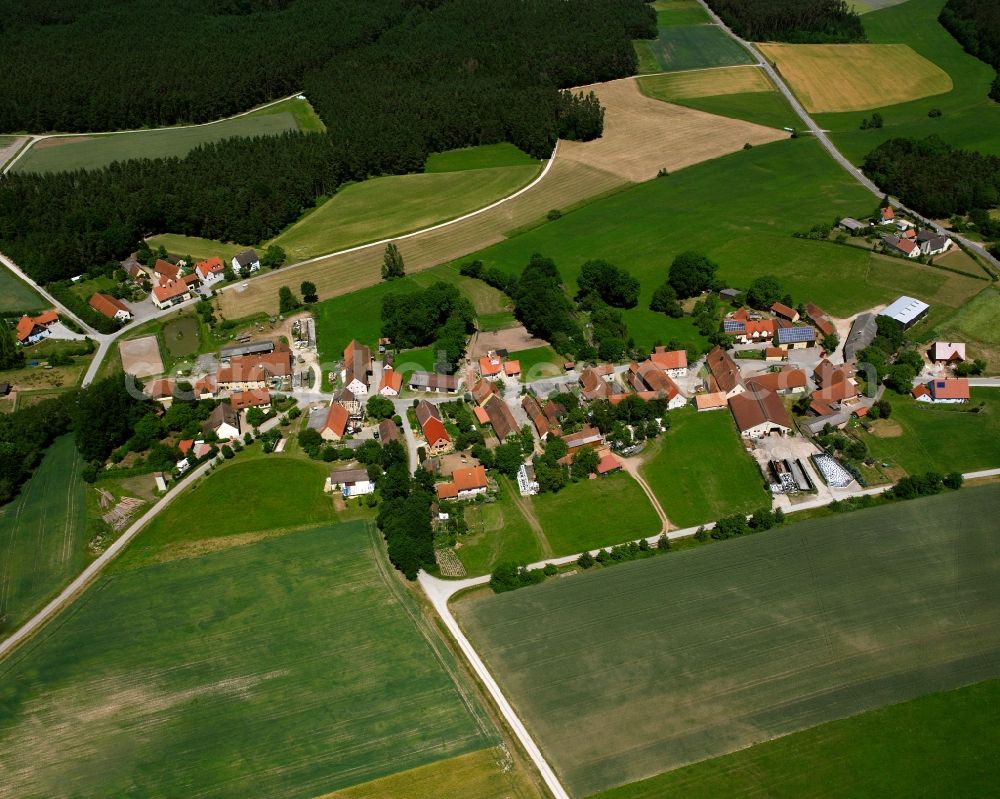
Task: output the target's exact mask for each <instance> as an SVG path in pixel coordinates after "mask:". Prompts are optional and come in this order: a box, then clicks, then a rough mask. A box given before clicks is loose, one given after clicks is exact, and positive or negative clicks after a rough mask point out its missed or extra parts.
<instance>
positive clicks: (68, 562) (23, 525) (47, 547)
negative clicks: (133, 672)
mask: <svg viewBox="0 0 1000 799" xmlns="http://www.w3.org/2000/svg"><path fill="white" fill-rule="evenodd" d="M82 469H83V463H82V461H81V460H80V456H79V454H78V453H77V451H76V445H75V444H74V443H73V437H72V436H63V437H61V438H59V439H57V440H56V441H55V443H53V444H52V446H51V447H49V449H48V451H47V452H46V453H45V457H44V458H43V459H42V462H41V464H40V465H39V466H38V468H37V469H36V470H35V472H34V474H33V475H32V476H31V479H30V480H28V482H27V483H25V484H24V485H23V486H22V487H21V493H20V494H18V495H17V496H16V497H15V498H14V499H13V500H12V501H11V502H8V503H7V504H6V505H3V506H0V531H2V532H0V636H2V635H4V633H7V632H10V631H13V630H14V629H16V628H17V627H18V626H19V625H20V624H21V622H23V621H24V620H25V619H27V618H28V617H29V616H31V614H32V613H33V612H34V611H36V610H38V608H40V607H41V606H42V605H44V604H45V603H46V602H47V601H48V600H49V599H51V598H52V597H53V596H54V595H55V594H56V593H58V592H59V591H60V590H61V589H62V587H63V586H64V585H65V584H66V583H67V582H69V581H70V579H71V578H73V577H75V576H76V575H77V573H78V572H79V571H80V570H81V569H82V568H83V566H84V564H85V563H86V561H87V552H86V549H85V547H84V543H85V538H86V533H87V523H86V522H87V519H86V501H85V497H84V490H85V486H84V483H83V481H82V480H81V479H80V472H81V471H82Z"/></svg>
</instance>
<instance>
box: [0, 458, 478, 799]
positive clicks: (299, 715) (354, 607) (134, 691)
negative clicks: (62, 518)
mask: <svg viewBox="0 0 1000 799" xmlns="http://www.w3.org/2000/svg"><path fill="white" fill-rule="evenodd" d="M277 480H279V481H280V480H281V477H280V476H279V477H278V478H277ZM283 485H287V481H286V483H284V484H283ZM205 490H207V491H210V490H211V488H206V489H205ZM252 490H253V487H249V488H248V491H249V492H252ZM248 496H251V495H250V494H248ZM229 499H230V502H229V503H224V502H223V501H222V500H221V499H220V501H219V502H218V503H217V504H216V505H215V506H214V513H213V514H212V517H213V518H214V519H219V518H220V517H225V516H232V517H235V518H237V519H238V518H239V517H241V516H242V515H243V513H244V511H245V508H246V505H248V504H250V503H249V502H247V501H245V500H243V499H242V498H238V497H236V498H234V497H229ZM188 511H189V514H190V515H188V516H186V518H187V519H188V520H189V523H194V524H198V523H205V522H207V521H208V519H209V517H206V516H204V515H199V513H198V506H197V505H188ZM243 529H250V528H249V527H244V528H243ZM381 547H382V544H381V542H380V541H379V540H378V539H377V536H375V535H374V534H370V533H369V531H368V530H367V528H366V526H365V525H364V524H363V523H360V522H356V523H353V524H346V525H336V526H324V527H320V528H318V529H312V530H308V531H304V532H298V533H291V534H288V535H283V536H279V537H276V538H271V539H267V540H260V541H256V542H254V543H249V544H246V545H243V546H236V547H233V548H230V549H228V550H226V551H220V552H208V553H206V554H202V555H201V556H200V557H196V558H189V559H186V560H175V561H172V562H166V563H158V564H154V565H148V566H146V567H143V568H138V569H135V570H133V571H130V572H127V573H118V574H115V575H114V576H111V577H104V578H102V579H100V580H99V581H98V583H97V584H96V585H95V586H93V587H92V588H91V589H90V591H89V592H88V593H87V595H86V596H85V597H83V599H82V600H80V601H79V602H78V603H77V604H76V605H75V606H74V607H73V609H72V611H68V612H66V613H64V614H63V616H62V617H61V618H60V619H59V622H58V624H57V625H53V626H51V627H50V628H49V629H48V630H47V633H46V635H45V636H44V637H40V638H37V639H34V640H33V641H32V642H31V643H30V644H28V645H27V646H25V647H23V648H22V649H20V650H18V651H17V652H16V653H15V655H14V656H13V657H12V658H11V659H9V660H8V661H6V662H5V663H4V664H3V668H2V674H0V678H2V679H0V708H2V710H0V746H2V747H3V751H4V756H5V762H6V763H7V764H24V763H30V764H31V767H30V768H22V767H20V766H18V767H13V766H12V765H8V766H7V767H0V768H2V771H3V774H4V779H3V785H4V790H5V792H7V793H9V794H10V795H12V796H47V797H70V796H128V795H157V796H191V795H198V796H213V797H221V796H240V797H275V796H301V797H313V796H320V795H323V794H326V793H328V792H331V791H335V790H337V789H339V788H343V787H347V786H350V785H355V784H358V783H363V782H367V781H370V780H374V779H378V778H380V777H383V776H386V775H388V774H392V773H395V772H398V771H403V770H407V769H411V768H415V767H418V766H421V765H425V764H428V763H432V762H436V761H438V760H443V759H447V758H452V757H455V756H458V755H461V754H465V753H468V752H473V751H478V750H480V749H483V748H486V747H489V746H491V745H493V744H495V743H496V742H497V739H496V735H495V733H494V732H493V729H492V727H491V725H490V722H489V721H488V720H487V719H486V718H485V717H484V714H483V712H482V711H481V709H480V708H479V706H478V704H477V703H476V700H475V698H474V697H473V696H472V695H471V694H470V693H469V692H468V690H467V689H466V688H465V687H464V685H463V684H462V683H461V682H460V678H459V675H458V673H457V669H456V666H455V664H454V662H453V660H452V659H451V658H450V655H449V653H448V652H447V650H446V649H445V647H444V646H443V645H442V644H441V642H440V641H439V640H438V638H437V637H436V635H435V633H434V632H433V631H432V630H431V629H430V628H427V627H426V626H425V622H424V621H423V619H422V617H421V615H420V610H419V608H418V607H417V606H416V603H415V602H414V601H413V599H412V598H411V597H410V596H409V595H408V594H407V593H406V591H405V590H403V589H402V587H401V586H400V585H399V584H398V581H397V580H398V577H397V575H396V574H395V573H394V572H392V570H391V567H389V566H388V564H387V563H385V562H383V561H384V554H383V553H382V550H381ZM192 791H194V794H193V793H192Z"/></svg>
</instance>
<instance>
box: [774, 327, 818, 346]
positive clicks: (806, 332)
mask: <svg viewBox="0 0 1000 799" xmlns="http://www.w3.org/2000/svg"><path fill="white" fill-rule="evenodd" d="M815 338H816V332H815V331H814V330H813V329H812V328H811V327H782V328H779V329H778V341H780V342H782V343H785V344H787V343H794V342H797V341H812V340H813V339H815Z"/></svg>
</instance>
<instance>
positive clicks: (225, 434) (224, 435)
mask: <svg viewBox="0 0 1000 799" xmlns="http://www.w3.org/2000/svg"><path fill="white" fill-rule="evenodd" d="M239 434H240V431H239V430H238V429H237V428H235V427H233V426H232V425H231V424H229V423H228V422H223V423H222V424H220V425H219V426H218V427H217V428H216V429H215V435H217V436H218V437H219V439H220V440H221V441H229V440H230V439H233V438H237V437H238V436H239Z"/></svg>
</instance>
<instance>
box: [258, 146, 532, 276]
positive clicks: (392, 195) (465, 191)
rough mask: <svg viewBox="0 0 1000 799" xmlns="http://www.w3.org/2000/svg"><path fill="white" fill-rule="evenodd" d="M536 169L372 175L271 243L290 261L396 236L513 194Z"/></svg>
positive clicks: (309, 214)
mask: <svg viewBox="0 0 1000 799" xmlns="http://www.w3.org/2000/svg"><path fill="white" fill-rule="evenodd" d="M538 171H539V167H538V166H537V164H528V165H522V166H507V167H497V168H494V169H466V170H462V171H457V172H431V173H425V174H413V175H389V176H386V177H380V178H372V179H370V180H365V181H362V182H361V183H355V184H352V185H350V186H347V187H346V188H343V189H341V190H340V191H338V192H337V193H336V194H335V195H334V196H333V197H331V198H330V199H329V200H327V201H326V202H325V203H323V204H322V205H320V206H319V207H318V208H316V209H315V210H313V211H310V212H309V213H307V214H306V215H305V216H303V217H302V218H301V219H299V220H298V221H297V222H296V223H295V224H293V225H292V226H291V227H290V228H288V229H287V230H285V231H284V232H283V233H281V234H279V235H278V236H277V237H275V238H274V239H273V240H272V241H271V242H270V243H272V244H277V245H279V246H281V247H283V248H284V250H285V252H286V253H287V254H288V259H289V261H301V260H304V259H306V258H311V257H313V256H315V255H323V254H325V253H330V252H336V251H338V250H342V249H345V248H347V247H351V246H353V245H355V244H364V243H366V242H369V241H378V240H379V239H384V238H388V237H390V236H399V235H402V234H404V233H409V232H411V231H414V230H419V229H420V228H423V227H429V226H430V225H433V224H435V223H437V222H445V221H447V220H449V219H454V218H455V217H457V216H461V215H462V214H466V213H468V212H469V211H475V210H476V209H477V208H482V207H483V206H486V205H489V204H490V203H492V202H494V201H496V200H499V199H501V198H502V197H506V196H507V195H508V194H513V193H514V192H515V191H517V190H518V189H519V188H521V187H522V186H524V185H526V184H528V183H530V182H531V181H532V180H533V179H534V178H535V177H536V176H537V175H538ZM373 257H374V258H376V259H378V258H380V257H381V254H379V253H376V254H374V255H373Z"/></svg>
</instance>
